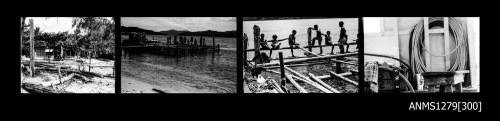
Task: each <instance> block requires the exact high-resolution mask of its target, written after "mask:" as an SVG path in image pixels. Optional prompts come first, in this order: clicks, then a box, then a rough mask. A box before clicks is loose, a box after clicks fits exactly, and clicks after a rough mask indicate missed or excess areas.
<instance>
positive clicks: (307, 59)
mask: <svg viewBox="0 0 500 121" xmlns="http://www.w3.org/2000/svg"><path fill="white" fill-rule="evenodd" d="M356 55H358V53H357V52H355V53H345V54H337V55H325V56H319V57H310V58H298V59H289V60H284V64H288V63H296V62H304V61H312V60H322V59H331V58H340V57H346V56H356ZM277 65H279V62H271V63H264V64H257V65H256V66H257V67H267V66H277Z"/></svg>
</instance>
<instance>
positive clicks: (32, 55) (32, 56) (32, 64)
mask: <svg viewBox="0 0 500 121" xmlns="http://www.w3.org/2000/svg"><path fill="white" fill-rule="evenodd" d="M33 27H34V25H33V19H30V69H31V77H34V76H35V50H34V49H35V43H34V42H33V41H34V38H35V30H34V29H33Z"/></svg>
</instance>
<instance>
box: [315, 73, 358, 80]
mask: <svg viewBox="0 0 500 121" xmlns="http://www.w3.org/2000/svg"><path fill="white" fill-rule="evenodd" d="M339 75H340V76H344V77H345V76H352V75H354V74H353V73H352V72H345V73H340V74H339ZM316 78H318V79H321V80H323V79H328V78H332V76H331V75H323V76H316Z"/></svg>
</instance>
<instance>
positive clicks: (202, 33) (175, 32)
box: [120, 26, 237, 37]
mask: <svg viewBox="0 0 500 121" xmlns="http://www.w3.org/2000/svg"><path fill="white" fill-rule="evenodd" d="M120 31H121V32H125V33H126V32H144V33H146V34H154V35H183V36H215V37H236V35H237V33H236V31H225V32H218V31H212V30H207V31H197V32H190V31H186V30H181V31H178V30H168V31H160V32H155V31H152V30H147V29H142V28H139V27H124V26H120Z"/></svg>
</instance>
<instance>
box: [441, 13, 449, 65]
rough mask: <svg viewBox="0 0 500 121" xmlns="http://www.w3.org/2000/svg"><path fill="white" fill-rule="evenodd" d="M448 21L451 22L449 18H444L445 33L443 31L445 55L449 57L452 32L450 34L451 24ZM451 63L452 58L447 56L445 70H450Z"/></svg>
mask: <svg viewBox="0 0 500 121" xmlns="http://www.w3.org/2000/svg"><path fill="white" fill-rule="evenodd" d="M448 20H449V19H448V17H444V18H443V21H444V24H443V26H444V28H443V29H444V31H443V33H444V54H445V55H448V53H449V52H451V51H450V32H449V30H450V27H449V26H450V24H449V22H448ZM450 62H451V59H450V56H445V57H444V69H448V68H450Z"/></svg>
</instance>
